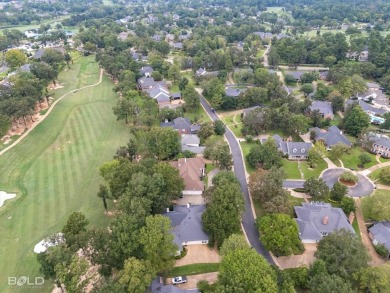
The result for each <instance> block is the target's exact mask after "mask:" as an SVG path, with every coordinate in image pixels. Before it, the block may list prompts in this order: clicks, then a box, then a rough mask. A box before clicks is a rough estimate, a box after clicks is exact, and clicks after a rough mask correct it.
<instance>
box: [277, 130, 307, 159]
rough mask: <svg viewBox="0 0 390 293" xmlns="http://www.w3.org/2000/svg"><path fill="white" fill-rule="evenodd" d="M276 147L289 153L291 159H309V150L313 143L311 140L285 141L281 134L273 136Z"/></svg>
mask: <svg viewBox="0 0 390 293" xmlns="http://www.w3.org/2000/svg"><path fill="white" fill-rule="evenodd" d="M273 139H274V140H275V144H276V147H277V148H278V149H279V150H280V151H281V152H282V153H283V155H287V156H288V159H289V160H307V159H308V158H309V150H310V149H311V148H312V146H313V144H312V143H311V142H294V141H284V140H283V139H282V138H281V137H280V136H279V135H277V134H275V135H274V136H273Z"/></svg>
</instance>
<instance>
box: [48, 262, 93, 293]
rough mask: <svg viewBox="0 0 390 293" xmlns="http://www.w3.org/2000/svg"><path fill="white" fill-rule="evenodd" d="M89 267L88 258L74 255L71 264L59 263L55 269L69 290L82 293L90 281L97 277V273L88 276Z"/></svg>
mask: <svg viewBox="0 0 390 293" xmlns="http://www.w3.org/2000/svg"><path fill="white" fill-rule="evenodd" d="M88 267H89V266H88V261H87V260H86V259H82V258H79V257H78V256H77V255H74V256H73V257H72V260H71V262H70V264H69V265H67V264H64V263H59V264H57V265H56V266H55V271H56V275H57V278H58V280H59V282H60V283H61V284H64V285H65V288H66V290H67V291H68V292H74V293H82V292H85V290H86V287H87V285H88V283H89V281H90V280H91V279H92V278H93V277H96V274H95V275H88V276H87V274H86V273H87V271H88Z"/></svg>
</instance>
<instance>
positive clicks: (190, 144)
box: [181, 134, 205, 154]
mask: <svg viewBox="0 0 390 293" xmlns="http://www.w3.org/2000/svg"><path fill="white" fill-rule="evenodd" d="M199 144H200V138H199V137H198V136H197V135H196V134H183V135H182V136H181V150H182V151H183V152H184V151H190V152H193V153H194V154H203V152H204V150H205V147H203V146H199Z"/></svg>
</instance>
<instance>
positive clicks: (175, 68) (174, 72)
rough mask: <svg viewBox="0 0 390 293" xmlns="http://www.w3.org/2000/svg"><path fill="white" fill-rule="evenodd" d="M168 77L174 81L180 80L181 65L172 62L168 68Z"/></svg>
mask: <svg viewBox="0 0 390 293" xmlns="http://www.w3.org/2000/svg"><path fill="white" fill-rule="evenodd" d="M168 78H170V79H172V80H173V81H174V82H176V81H178V80H179V78H180V67H179V65H177V64H172V65H171V66H170V67H169V70H168Z"/></svg>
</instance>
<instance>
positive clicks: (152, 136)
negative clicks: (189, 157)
mask: <svg viewBox="0 0 390 293" xmlns="http://www.w3.org/2000/svg"><path fill="white" fill-rule="evenodd" d="M145 147H146V150H147V152H148V153H149V155H151V156H156V157H157V158H158V159H159V160H166V159H169V158H173V157H174V156H175V155H177V154H178V153H179V152H180V149H181V146H180V135H179V133H178V132H177V131H176V130H174V129H172V128H170V127H165V128H161V127H152V129H151V130H150V131H149V132H147V133H146V144H145Z"/></svg>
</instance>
